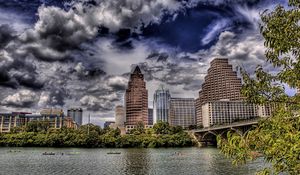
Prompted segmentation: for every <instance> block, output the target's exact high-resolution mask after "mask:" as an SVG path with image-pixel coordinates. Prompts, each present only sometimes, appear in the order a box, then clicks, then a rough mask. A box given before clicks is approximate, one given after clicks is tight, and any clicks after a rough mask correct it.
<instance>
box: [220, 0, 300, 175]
mask: <svg viewBox="0 0 300 175" xmlns="http://www.w3.org/2000/svg"><path fill="white" fill-rule="evenodd" d="M261 19H262V24H261V33H262V35H263V37H264V38H265V43H264V44H265V46H266V48H267V50H266V58H267V61H268V62H269V63H271V64H272V65H273V67H275V68H276V70H277V73H272V74H271V73H268V72H265V71H264V70H263V68H262V67H261V66H258V67H257V69H256V71H255V77H251V76H250V75H249V74H248V73H247V72H245V71H243V70H242V74H243V81H244V85H243V88H242V94H243V95H244V96H245V97H247V100H248V101H249V102H251V103H256V104H268V105H272V106H273V107H274V106H276V111H275V112H274V113H273V116H272V117H270V118H267V119H265V120H262V121H260V122H259V124H258V126H257V127H256V128H255V129H254V130H252V131H249V132H248V133H246V134H244V135H239V134H237V133H234V132H229V133H228V134H227V137H226V139H225V138H222V137H221V136H218V138H217V139H218V146H219V147H220V149H221V151H222V152H223V153H225V155H227V156H228V157H231V158H233V163H234V164H239V163H245V162H247V161H249V160H253V159H256V158H257V157H260V156H263V157H264V159H265V160H266V161H267V162H269V163H271V165H272V166H271V167H270V168H265V169H264V170H262V171H260V172H258V174H272V173H273V174H278V173H282V172H285V173H288V174H293V175H298V174H300V157H299V155H300V116H299V114H300V110H299V109H300V95H295V96H293V97H289V96H287V95H286V94H285V93H284V86H283V85H282V84H283V83H285V84H287V85H289V86H290V87H292V88H299V89H300V2H299V1H296V0H290V1H289V8H288V9H285V8H284V7H282V6H278V7H277V8H275V10H274V11H271V12H270V11H265V12H264V13H263V14H262V16H261Z"/></svg>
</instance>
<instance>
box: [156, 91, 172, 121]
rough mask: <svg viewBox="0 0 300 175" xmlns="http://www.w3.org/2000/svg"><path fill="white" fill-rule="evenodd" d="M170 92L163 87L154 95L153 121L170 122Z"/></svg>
mask: <svg viewBox="0 0 300 175" xmlns="http://www.w3.org/2000/svg"><path fill="white" fill-rule="evenodd" d="M170 98H171V96H170V92H169V90H165V89H164V88H163V87H161V88H160V89H157V90H156V91H155V93H154V96H153V122H154V123H157V122H158V121H163V122H169V119H168V118H169V107H170Z"/></svg>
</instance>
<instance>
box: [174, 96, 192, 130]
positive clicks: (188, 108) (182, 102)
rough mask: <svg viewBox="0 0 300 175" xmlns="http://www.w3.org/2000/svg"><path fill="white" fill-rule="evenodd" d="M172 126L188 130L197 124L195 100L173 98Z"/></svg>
mask: <svg viewBox="0 0 300 175" xmlns="http://www.w3.org/2000/svg"><path fill="white" fill-rule="evenodd" d="M169 118H170V121H169V122H170V125H172V126H181V127H183V128H188V127H189V126H191V125H195V124H196V112H195V99H193V98H171V100H170V116H169Z"/></svg>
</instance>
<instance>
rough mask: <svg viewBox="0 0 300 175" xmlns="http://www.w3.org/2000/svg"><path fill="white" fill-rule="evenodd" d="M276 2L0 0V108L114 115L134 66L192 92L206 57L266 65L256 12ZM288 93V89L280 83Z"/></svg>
mask: <svg viewBox="0 0 300 175" xmlns="http://www.w3.org/2000/svg"><path fill="white" fill-rule="evenodd" d="M278 4H283V5H286V2H285V1H280V0H182V1H180V0H147V1H144V0H73V1H72V0H65V1H63V0H9V1H8V0H0V14H1V15H0V92H1V94H0V98H1V99H2V100H1V102H0V111H1V112H10V111H24V112H25V111H26V112H39V110H40V109H41V108H51V107H52V108H64V109H65V110H66V109H67V108H71V107H82V108H83V109H84V119H83V121H84V123H86V122H87V116H88V114H89V113H90V114H91V116H92V117H91V122H92V123H95V124H99V125H100V124H103V122H104V121H107V120H114V119H113V118H114V107H115V106H116V105H120V104H123V103H124V92H125V89H126V86H127V83H128V79H129V75H130V72H131V71H132V69H133V68H134V67H135V66H136V65H139V66H140V68H141V70H142V72H143V73H144V75H145V80H146V84H147V89H148V96H149V99H148V100H149V102H148V103H149V107H151V106H152V103H153V101H152V100H153V93H154V91H155V90H156V89H157V88H159V87H160V86H161V85H163V86H164V87H165V88H167V89H169V90H170V92H171V95H172V97H187V98H197V97H198V91H199V90H200V88H201V84H202V83H203V81H204V77H205V75H206V73H207V69H208V67H209V63H210V61H212V60H213V59H214V58H219V57H221V58H228V59H229V62H230V63H231V64H232V65H233V68H234V69H235V68H236V67H237V66H242V67H244V68H245V69H246V70H247V71H249V72H250V73H253V71H254V70H255V68H256V66H257V65H263V67H264V68H265V69H266V70H268V71H275V70H273V68H272V66H270V65H269V64H268V63H266V62H265V56H264V52H265V47H264V45H263V43H264V39H263V38H262V36H261V35H260V32H259V23H260V15H259V14H260V13H262V12H263V11H264V10H266V9H270V10H271V9H274V7H275V6H276V5H278ZM286 92H287V93H288V94H290V95H293V94H294V93H295V92H294V90H292V89H289V88H288V87H286Z"/></svg>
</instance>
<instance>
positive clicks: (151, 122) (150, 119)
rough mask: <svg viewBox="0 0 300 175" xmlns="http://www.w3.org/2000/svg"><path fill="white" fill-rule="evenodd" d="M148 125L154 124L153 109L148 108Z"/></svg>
mask: <svg viewBox="0 0 300 175" xmlns="http://www.w3.org/2000/svg"><path fill="white" fill-rule="evenodd" d="M148 125H153V109H152V108H149V109H148Z"/></svg>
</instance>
